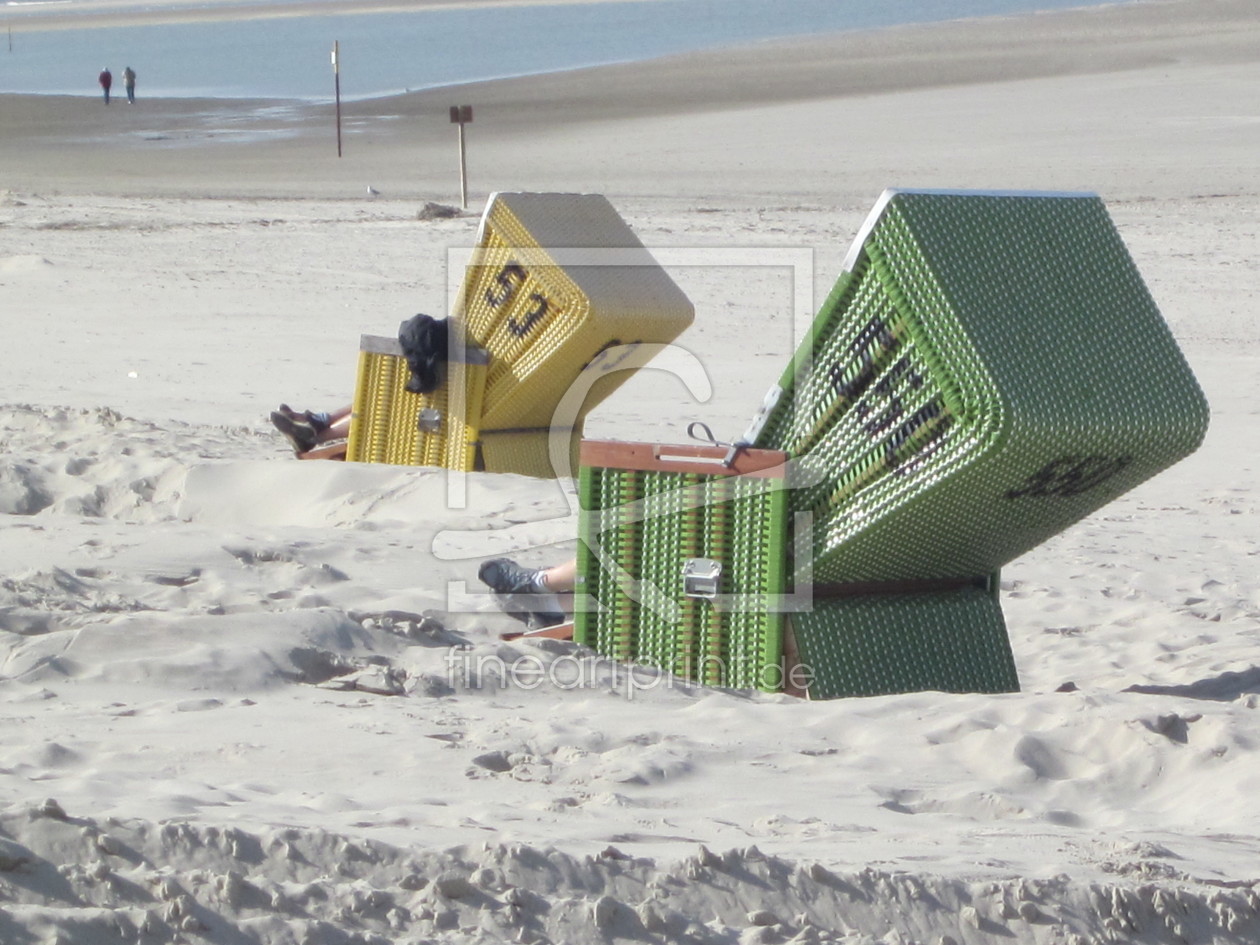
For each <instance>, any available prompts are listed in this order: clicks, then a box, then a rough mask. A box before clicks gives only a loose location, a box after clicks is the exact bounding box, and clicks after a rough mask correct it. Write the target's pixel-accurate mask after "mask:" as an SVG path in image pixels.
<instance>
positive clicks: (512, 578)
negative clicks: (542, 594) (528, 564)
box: [477, 558, 543, 594]
mask: <svg viewBox="0 0 1260 945" xmlns="http://www.w3.org/2000/svg"><path fill="white" fill-rule="evenodd" d="M539 574H540V572H539V570H538V569H537V568H523V567H521V566H520V565H519V564H517V563H516V562H515V561H513V560H512V559H511V558H491V559H490V560H489V561H483V562H482V563H481V567H480V568H478V569H477V577H478V578H480V579H481V583H482V584H484V585H486V587H488V588H490V590H492V591H494V592H495V593H496V594H537V593H538V592H539V591H541V590H543V583H542V580H541V579H540V578H539Z"/></svg>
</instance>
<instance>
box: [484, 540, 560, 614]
mask: <svg viewBox="0 0 1260 945" xmlns="http://www.w3.org/2000/svg"><path fill="white" fill-rule="evenodd" d="M541 573H542V572H541V571H539V570H538V569H537V568H525V567H522V566H521V565H519V564H517V563H516V562H515V561H513V560H511V559H510V558H492V559H491V560H489V561H485V562H482V565H481V567H480V568H478V569H477V577H478V578H480V579H481V583H483V584H485V585H486V586H487V587H489V588H490V589H491V590H492V591H494V596H495V597H496V598H498V601H499V606H500V607H502V608H503V611H504V613H506V614H507V615H508V616H510V617H515V618H516V619H517V620H519V621H521V622H522V623H524V624H525V625H526V626H527V627H529V628H530V629H531V630H538V629H541V628H543V627H554V626H556V625H557V624H561V623H564V622H565V620H566V619H567V618H566V617H565V613H564V608H562V607H561V606H560V601H558V600H557V599H556V595H555V594H553V593H552V592H550V591H548V590H547V589H546V588H545V587H544V586H543V583H542V580H541V578H540V575H541Z"/></svg>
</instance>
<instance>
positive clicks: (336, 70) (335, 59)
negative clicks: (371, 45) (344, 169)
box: [332, 40, 341, 157]
mask: <svg viewBox="0 0 1260 945" xmlns="http://www.w3.org/2000/svg"><path fill="white" fill-rule="evenodd" d="M339 45H340V44H339V43H338V42H337V41H336V40H333V51H332V67H333V89H334V90H335V94H336V96H337V157H341V62H340V56H339V55H338V47H339Z"/></svg>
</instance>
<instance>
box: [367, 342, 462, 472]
mask: <svg viewBox="0 0 1260 945" xmlns="http://www.w3.org/2000/svg"><path fill="white" fill-rule="evenodd" d="M471 357H472V359H473V360H475V361H476V362H478V363H468V361H461V360H453V361H452V362H451V363H450V364H448V366H447V378H446V383H444V384H443V385H442V386H441V387H439V388H438V389H437V390H435V391H434V392H433V393H431V394H415V393H412V392H411V391H409V390H407V389H406V388H407V381H408V379H409V377H410V371H409V370H408V368H407V362H406V359H405V358H403V356H402V352H401V349H400V347H399V345H398V342H397V340H396V339H393V338H379V337H374V336H371V335H364V336H363V338H362V341H361V344H360V350H359V370H358V378H357V380H356V382H355V391H354V412H353V413H352V415H351V418H350V436H349V443H348V444H347V449H346V458H347V459H348V460H350V461H352V462H361V463H394V464H397V465H403V466H443V467H445V468H447V469H460V470H465V471H467V470H471V469H473V466H474V463H475V460H476V447H477V435H478V426H477V420H476V418H477V417H479V416H480V415H481V404H482V394H483V392H484V390H485V381H486V365H485V363H484V361H485V359H484V357H483V356H481V353H480V352H474V353H473V354H472V355H471ZM426 410H427V411H431V412H433V413H434V415H435V428H434V429H432V431H431V432H426V430H425V429H422V425H421V422H420V421H421V411H426ZM468 418H472V419H471V420H469V419H468Z"/></svg>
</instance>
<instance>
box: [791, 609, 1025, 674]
mask: <svg viewBox="0 0 1260 945" xmlns="http://www.w3.org/2000/svg"><path fill="white" fill-rule="evenodd" d="M791 622H792V633H793V635H794V637H795V645H796V650H797V652H798V654H799V660H800V662H799V664H798V667H795V668H789V672H790V673H791V674H792V675H794V676H795V677H796V678H797V679H798V680H805V681H807V682H805V684H804V688H805V690H806V692H807V694H808V695H809V698H811V699H835V698H839V697H842V696H877V695H886V694H889V693H898V692H918V691H922V690H929V689H934V690H940V691H942V692H1015V691H1018V689H1019V677H1018V675H1017V674H1016V670H1015V660H1014V657H1013V656H1012V654H1011V645H1010V641H1009V639H1008V638H1007V635H1006V624H1005V622H1004V621H1003V619H1002V609H1001V607H1000V606H999V604H998V599H997V595H996V594H993V593H990V592H989V591H987V590H983V589H980V588H976V587H968V588H963V589H960V590H952V591H942V592H939V593H908V594H871V595H864V596H859V597H847V598H840V599H836V600H823V601H816V602H815V605H814V607H813V609H812V610H810V611H808V612H806V613H800V614H794V615H793V616H792V618H791Z"/></svg>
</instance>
